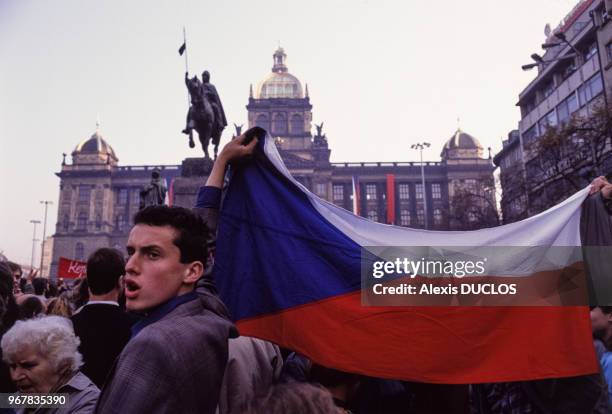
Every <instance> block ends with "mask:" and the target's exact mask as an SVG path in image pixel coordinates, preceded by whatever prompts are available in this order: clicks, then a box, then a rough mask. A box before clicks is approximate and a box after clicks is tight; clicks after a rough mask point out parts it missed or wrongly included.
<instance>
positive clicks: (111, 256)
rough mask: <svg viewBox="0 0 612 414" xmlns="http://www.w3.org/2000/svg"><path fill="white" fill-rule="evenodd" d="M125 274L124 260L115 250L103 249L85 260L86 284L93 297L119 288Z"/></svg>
mask: <svg viewBox="0 0 612 414" xmlns="http://www.w3.org/2000/svg"><path fill="white" fill-rule="evenodd" d="M124 273H125V260H124V259H123V255H122V254H121V253H120V252H119V251H118V250H116V249H111V248H108V247H103V248H101V249H98V250H96V251H95V252H93V253H92V254H91V256H89V259H87V284H88V286H89V290H90V291H91V293H92V294H94V295H103V294H105V293H108V292H110V291H111V290H113V289H115V288H118V287H119V278H121V276H122V275H123V274H124Z"/></svg>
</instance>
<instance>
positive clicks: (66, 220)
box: [62, 214, 70, 231]
mask: <svg viewBox="0 0 612 414" xmlns="http://www.w3.org/2000/svg"><path fill="white" fill-rule="evenodd" d="M62 224H63V227H64V231H68V229H69V228H70V218H69V217H68V214H64V219H63V220H62Z"/></svg>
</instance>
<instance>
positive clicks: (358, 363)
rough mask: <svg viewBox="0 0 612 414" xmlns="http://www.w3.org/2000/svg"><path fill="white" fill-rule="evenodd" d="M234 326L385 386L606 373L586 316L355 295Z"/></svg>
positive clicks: (582, 310)
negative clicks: (370, 300) (389, 303)
mask: <svg viewBox="0 0 612 414" xmlns="http://www.w3.org/2000/svg"><path fill="white" fill-rule="evenodd" d="M237 325H238V328H239V330H240V334H241V335H246V336H254V337H259V338H263V339H266V340H269V341H272V342H275V343H277V344H278V345H280V346H282V347H286V348H288V349H292V350H295V351H297V352H299V353H301V354H303V355H306V356H307V357H308V358H310V359H311V360H313V361H315V362H316V363H318V364H321V365H324V366H327V367H331V368H335V369H338V370H342V371H347V372H354V373H359V374H364V375H368V376H374V377H380V378H392V379H398V380H407V381H420V382H429V383H445V384H470V383H480V382H500V381H522V380H535V379H544V378H560V377H570V376H578V375H586V374H591V373H595V372H598V369H599V365H598V362H597V359H596V356H595V351H594V347H593V342H592V337H591V321H590V316H589V308H587V307H552V306H550V307H367V306H362V304H361V292H359V291H358V292H353V293H350V294H346V295H342V296H337V297H334V298H331V299H327V300H324V301H320V302H317V303H315V304H308V305H303V306H299V307H296V308H292V309H289V310H287V311H284V312H279V313H276V314H273V315H266V316H261V317H257V318H253V319H248V320H243V321H239V322H238V323H237ZM339 332H341V335H339V334H338V333H339Z"/></svg>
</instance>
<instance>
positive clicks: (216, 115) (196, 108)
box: [183, 70, 227, 158]
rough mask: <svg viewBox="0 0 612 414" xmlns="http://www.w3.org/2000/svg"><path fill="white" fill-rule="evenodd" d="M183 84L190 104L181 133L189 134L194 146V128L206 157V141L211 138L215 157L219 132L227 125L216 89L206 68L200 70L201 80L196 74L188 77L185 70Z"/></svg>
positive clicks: (190, 144) (191, 145)
mask: <svg viewBox="0 0 612 414" xmlns="http://www.w3.org/2000/svg"><path fill="white" fill-rule="evenodd" d="M185 85H187V90H188V91H189V95H190V97H191V106H190V107H189V111H188V112H187V126H186V127H185V129H184V130H183V133H184V134H187V135H189V146H190V147H191V148H193V147H194V146H195V144H194V143H193V130H194V129H195V130H196V132H197V133H198V136H199V138H200V143H201V144H202V149H203V150H204V154H205V155H206V158H209V155H208V143H209V141H210V139H211V138H212V140H213V144H214V147H215V148H214V150H215V158H216V157H217V151H218V148H219V141H220V140H221V133H222V132H223V129H224V128H225V127H226V126H227V120H226V118H225V112H224V111H223V105H222V104H221V99H220V98H219V94H218V93H217V89H216V88H215V86H214V85H213V84H211V83H210V74H209V73H208V71H206V70H205V71H204V72H202V82H200V80H199V79H198V77H197V76H194V77H193V78H189V74H188V73H187V72H186V73H185Z"/></svg>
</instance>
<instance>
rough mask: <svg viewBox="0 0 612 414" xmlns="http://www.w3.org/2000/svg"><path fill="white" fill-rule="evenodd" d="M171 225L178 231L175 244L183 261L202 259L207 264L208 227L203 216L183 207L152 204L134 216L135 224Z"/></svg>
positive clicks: (189, 261)
mask: <svg viewBox="0 0 612 414" xmlns="http://www.w3.org/2000/svg"><path fill="white" fill-rule="evenodd" d="M137 224H146V225H149V226H158V227H162V226H169V227H172V228H173V229H175V230H176V231H177V233H178V234H177V237H176V239H174V245H176V247H178V248H179V250H180V252H181V263H191V262H194V261H200V262H202V263H203V264H206V258H207V253H208V252H207V249H206V240H207V238H208V227H206V225H205V224H204V222H203V221H202V218H201V217H199V216H197V215H195V214H193V212H192V211H191V210H188V209H186V208H183V207H168V206H150V207H146V208H144V209H142V210H140V211H139V212H138V213H136V215H135V216H134V225H137Z"/></svg>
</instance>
